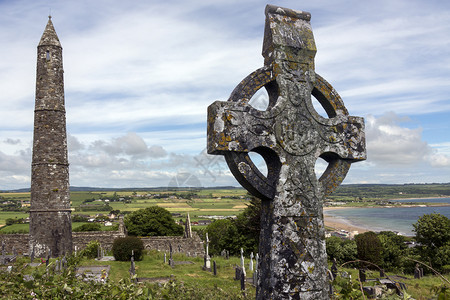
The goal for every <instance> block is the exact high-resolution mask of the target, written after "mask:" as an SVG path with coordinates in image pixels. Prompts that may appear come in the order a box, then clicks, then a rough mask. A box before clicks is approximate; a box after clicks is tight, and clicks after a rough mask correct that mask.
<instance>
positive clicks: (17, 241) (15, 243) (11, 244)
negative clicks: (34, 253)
mask: <svg viewBox="0 0 450 300" xmlns="http://www.w3.org/2000/svg"><path fill="white" fill-rule="evenodd" d="M29 240H30V235H29V234H23V233H22V234H0V244H2V242H5V251H6V253H9V254H11V253H12V252H13V248H16V251H17V253H19V254H23V253H28V246H29V244H28V241H29ZM0 254H1V253H0Z"/></svg>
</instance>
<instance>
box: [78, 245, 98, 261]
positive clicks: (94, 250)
mask: <svg viewBox="0 0 450 300" xmlns="http://www.w3.org/2000/svg"><path fill="white" fill-rule="evenodd" d="M98 248H100V243H99V242H98V241H90V242H89V243H88V244H87V245H86V248H84V249H83V250H82V251H81V256H86V257H87V258H91V259H92V258H96V257H97V255H98Z"/></svg>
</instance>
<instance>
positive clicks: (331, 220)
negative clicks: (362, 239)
mask: <svg viewBox="0 0 450 300" xmlns="http://www.w3.org/2000/svg"><path fill="white" fill-rule="evenodd" d="M323 219H324V224H325V226H326V227H331V228H334V230H336V231H340V230H345V231H348V232H354V231H357V232H358V233H364V232H367V231H370V230H369V229H367V228H365V227H362V226H356V225H353V224H351V223H350V222H349V221H348V220H346V219H343V218H337V217H333V216H330V215H325V214H324V216H323Z"/></svg>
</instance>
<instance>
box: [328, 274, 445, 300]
mask: <svg viewBox="0 0 450 300" xmlns="http://www.w3.org/2000/svg"><path fill="white" fill-rule="evenodd" d="M329 268H330V266H329ZM339 271H340V272H342V271H345V272H347V273H348V274H350V275H351V278H353V279H354V280H357V279H358V278H359V274H358V270H357V269H352V268H341V269H339ZM366 275H367V278H368V279H369V278H379V272H378V271H366ZM386 275H387V276H395V275H400V276H402V277H406V278H407V279H398V280H397V279H395V280H396V281H400V282H403V283H404V284H405V285H406V288H407V290H406V293H407V294H408V295H410V296H411V297H412V298H414V299H416V300H429V299H438V298H437V297H432V296H433V295H434V294H435V292H434V291H433V290H436V289H438V288H439V287H440V286H442V285H444V280H442V279H441V278H440V277H438V276H434V275H427V276H424V277H422V278H421V279H414V275H412V274H398V273H391V272H387V273H386ZM444 277H445V278H446V279H447V280H449V281H450V274H446V275H444ZM394 278H395V277H394ZM375 284H376V282H364V283H363V286H373V285H375ZM448 289H450V286H449V285H448V284H447V293H449V292H448ZM448 295H449V294H447V296H448ZM389 299H403V298H389ZM439 299H441V298H439ZM442 299H447V298H442Z"/></svg>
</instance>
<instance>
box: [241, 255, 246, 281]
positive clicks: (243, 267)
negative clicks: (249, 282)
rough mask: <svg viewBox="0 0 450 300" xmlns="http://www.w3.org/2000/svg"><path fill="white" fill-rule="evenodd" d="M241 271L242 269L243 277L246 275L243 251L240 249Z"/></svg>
mask: <svg viewBox="0 0 450 300" xmlns="http://www.w3.org/2000/svg"><path fill="white" fill-rule="evenodd" d="M241 269H242V273H244V275H247V274H246V273H245V262H244V249H242V248H241Z"/></svg>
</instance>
